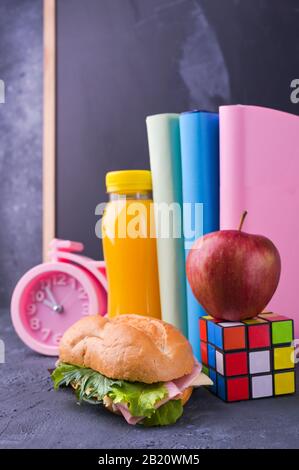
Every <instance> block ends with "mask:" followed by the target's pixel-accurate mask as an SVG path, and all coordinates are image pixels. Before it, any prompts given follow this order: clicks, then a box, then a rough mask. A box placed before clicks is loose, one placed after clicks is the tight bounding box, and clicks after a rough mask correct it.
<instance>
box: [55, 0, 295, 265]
mask: <svg viewBox="0 0 299 470" xmlns="http://www.w3.org/2000/svg"><path fill="white" fill-rule="evenodd" d="M298 21H299V9H298V2H297V1H296V0H284V1H281V0H197V1H196V0H181V1H180V0H84V1H82V0H63V1H58V2H57V187H56V192H57V194H56V197H57V211H56V235H57V236H59V237H62V238H71V239H76V240H80V241H83V242H84V243H85V245H86V253H87V254H88V255H91V256H94V257H100V256H101V247H100V242H99V240H98V239H97V238H96V236H95V233H94V226H95V223H96V216H95V214H94V210H95V207H96V205H97V204H98V203H99V202H102V201H105V200H106V195H105V187H104V177H105V173H106V172H107V171H109V170H115V169H123V168H148V166H149V160H148V150H147V140H146V131H145V122H144V121H145V117H146V116H147V115H150V114H155V113H162V112H181V111H185V110H188V109H193V108H204V109H210V110H217V109H218V106H219V105H221V104H230V103H231V104H233V103H243V104H256V105H262V106H270V107H273V108H277V109H281V110H285V111H288V112H292V113H295V114H298V113H299V104H298V105H297V106H296V105H294V104H292V103H291V101H290V83H291V81H292V79H294V78H297V77H296V75H298V73H299V72H298V65H299V41H298Z"/></svg>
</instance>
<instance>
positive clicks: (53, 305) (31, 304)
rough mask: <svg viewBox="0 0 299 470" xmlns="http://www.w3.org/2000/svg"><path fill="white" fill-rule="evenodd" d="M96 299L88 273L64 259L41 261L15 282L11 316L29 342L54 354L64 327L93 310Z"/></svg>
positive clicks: (33, 347) (24, 339)
mask: <svg viewBox="0 0 299 470" xmlns="http://www.w3.org/2000/svg"><path fill="white" fill-rule="evenodd" d="M57 268H58V269H57ZM97 300H98V299H97V295H96V286H95V281H94V280H93V279H92V277H91V276H90V275H89V274H87V273H85V272H84V271H83V270H81V269H80V268H77V267H75V266H71V265H67V264H66V263H56V265H55V264H54V263H52V264H50V263H49V264H44V265H40V266H37V267H36V268H33V269H32V270H30V271H29V272H28V273H27V274H25V276H24V277H23V278H22V279H21V281H20V282H19V284H18V285H17V287H16V290H15V292H14V295H13V300H12V319H13V323H14V326H15V329H16V331H17V333H18V334H19V336H20V337H21V339H22V340H23V341H24V342H25V343H26V344H27V345H28V346H30V347H31V348H32V349H34V350H36V351H38V352H41V353H43V354H48V355H57V354H58V346H59V342H60V340H61V337H62V335H63V333H64V332H65V330H67V329H68V328H69V327H70V326H71V325H72V324H73V323H75V322H76V321H77V320H79V319H80V318H82V317H83V316H85V315H90V314H93V315H94V314H96V313H97V312H98V302H97Z"/></svg>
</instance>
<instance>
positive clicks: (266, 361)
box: [249, 349, 271, 374]
mask: <svg viewBox="0 0 299 470" xmlns="http://www.w3.org/2000/svg"><path fill="white" fill-rule="evenodd" d="M270 371H271V360H270V350H269V349H268V350H265V351H254V352H250V353H249V373H250V374H261V373H263V372H270Z"/></svg>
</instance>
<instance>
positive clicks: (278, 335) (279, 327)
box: [259, 313, 294, 345]
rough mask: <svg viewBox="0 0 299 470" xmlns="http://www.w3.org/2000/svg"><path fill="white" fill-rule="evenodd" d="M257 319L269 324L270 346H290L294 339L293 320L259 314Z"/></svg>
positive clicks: (281, 316) (270, 314)
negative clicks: (259, 318)
mask: <svg viewBox="0 0 299 470" xmlns="http://www.w3.org/2000/svg"><path fill="white" fill-rule="evenodd" d="M259 317H261V318H263V319H265V320H267V321H268V322H270V325H271V339H272V344H273V345H277V344H290V343H291V342H292V341H293V338H294V323H293V320H291V319H290V318H287V317H285V316H283V315H278V314H276V313H261V314H260V315H259Z"/></svg>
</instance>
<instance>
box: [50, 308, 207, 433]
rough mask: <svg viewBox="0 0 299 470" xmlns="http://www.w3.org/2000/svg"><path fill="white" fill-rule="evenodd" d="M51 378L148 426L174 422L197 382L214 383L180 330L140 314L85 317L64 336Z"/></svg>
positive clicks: (83, 398) (87, 399) (56, 384)
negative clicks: (196, 358) (203, 370)
mask: <svg viewBox="0 0 299 470" xmlns="http://www.w3.org/2000/svg"><path fill="white" fill-rule="evenodd" d="M52 380H53V382H54V388H55V389H58V388H59V387H61V386H66V387H68V386H71V387H72V388H73V389H74V391H75V393H76V395H77V399H78V401H79V402H88V403H91V404H94V405H95V404H102V405H104V407H105V408H107V409H108V410H109V411H111V412H113V413H116V414H119V415H122V416H123V417H124V419H125V420H126V421H127V423H129V424H132V425H135V424H141V425H144V426H163V425H167V424H173V423H175V422H176V421H177V420H178V419H179V418H180V416H181V415H182V413H183V406H184V405H185V404H186V403H187V401H188V400H189V398H190V396H191V394H192V391H193V388H194V387H198V386H200V385H211V384H212V381H211V380H210V378H209V377H207V376H206V375H205V374H204V373H203V372H202V366H201V364H199V363H198V362H197V361H196V360H195V358H194V356H193V353H192V348H191V345H190V343H189V342H188V340H187V339H186V338H185V337H184V336H183V335H182V334H181V333H180V331H179V330H177V329H176V328H175V327H174V326H172V325H170V324H168V323H165V322H164V321H162V320H157V319H154V318H150V317H144V316H140V315H120V316H117V317H114V318H112V319H108V318H107V317H101V316H99V315H97V316H87V317H83V318H81V319H80V320H79V321H78V322H76V323H75V324H73V325H72V326H71V327H70V328H69V329H68V330H67V331H66V332H65V333H64V335H63V337H62V339H61V342H60V346H59V360H58V362H57V364H56V369H55V370H54V371H53V373H52Z"/></svg>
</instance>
